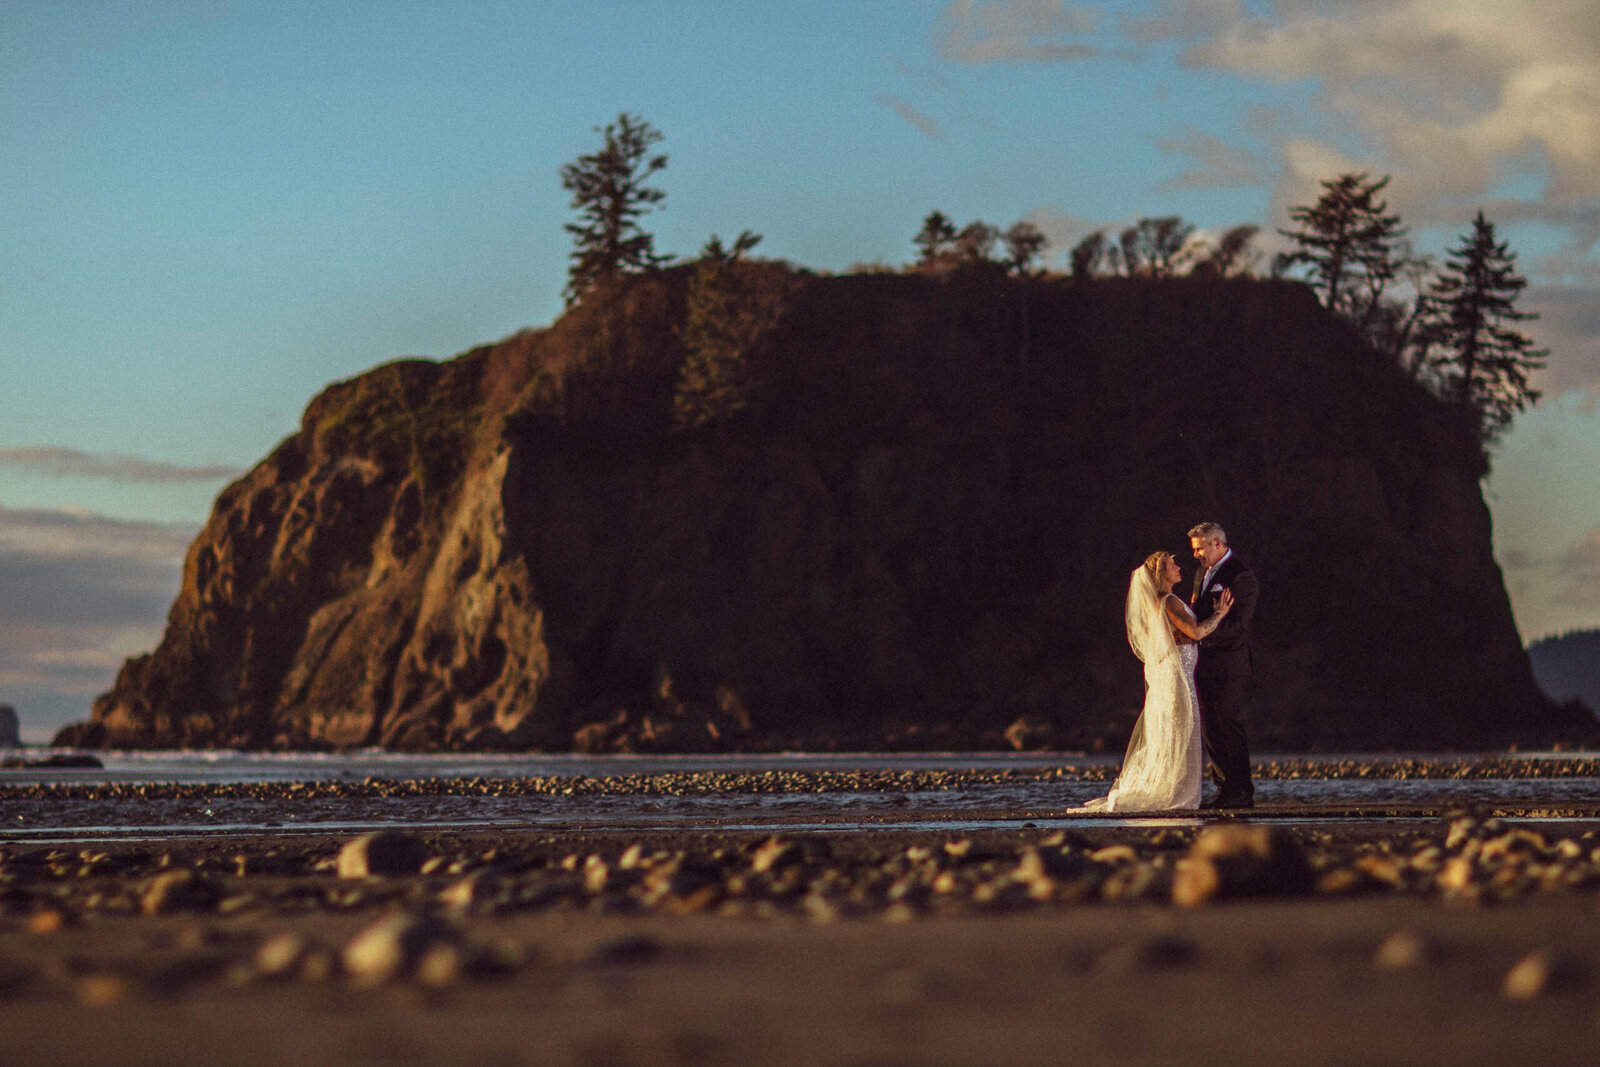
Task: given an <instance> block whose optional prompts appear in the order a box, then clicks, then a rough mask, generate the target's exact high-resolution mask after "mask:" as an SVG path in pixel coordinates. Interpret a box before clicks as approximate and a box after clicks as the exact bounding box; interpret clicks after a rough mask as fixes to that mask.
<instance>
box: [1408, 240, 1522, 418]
mask: <svg viewBox="0 0 1600 1067" xmlns="http://www.w3.org/2000/svg"><path fill="white" fill-rule="evenodd" d="M1516 260H1517V256H1516V253H1514V252H1512V251H1511V250H1510V248H1509V247H1508V246H1507V244H1506V242H1504V241H1497V240H1496V239H1495V232H1494V224H1493V223H1492V222H1490V221H1489V220H1487V219H1485V218H1484V217H1483V212H1481V211H1480V212H1478V214H1477V216H1476V217H1475V218H1474V219H1473V220H1472V232H1471V233H1467V234H1463V235H1462V237H1461V244H1460V245H1458V246H1457V247H1455V248H1452V249H1450V250H1449V252H1447V253H1446V257H1445V265H1444V268H1443V269H1442V270H1441V271H1440V272H1439V276H1438V278H1436V279H1435V280H1434V283H1433V286H1432V288H1431V289H1430V291H1429V293H1428V298H1427V305H1426V308H1427V310H1426V314H1425V321H1424V325H1423V332H1424V335H1425V336H1426V338H1427V341H1428V344H1429V346H1430V348H1431V356H1430V364H1431V366H1432V367H1433V368H1434V369H1435V371H1436V372H1437V373H1438V375H1439V377H1440V381H1441V384H1442V386H1443V388H1444V390H1445V392H1446V395H1447V396H1449V397H1450V398H1452V399H1454V400H1455V401H1456V402H1457V403H1459V404H1462V405H1463V406H1466V407H1470V408H1473V409H1475V410H1476V412H1477V415H1478V420H1479V427H1480V430H1481V432H1482V434H1483V439H1484V441H1485V442H1492V441H1494V440H1495V439H1496V438H1497V437H1498V436H1499V435H1500V433H1501V432H1502V431H1504V430H1505V428H1506V427H1507V426H1509V425H1510V424H1511V420H1512V419H1513V418H1515V417H1516V415H1517V414H1518V413H1519V412H1521V411H1522V410H1523V409H1524V408H1526V407H1527V406H1528V405H1529V404H1531V403H1533V402H1534V401H1535V400H1537V399H1539V394H1538V392H1537V391H1535V390H1534V389H1532V388H1530V387H1529V385H1528V376H1529V374H1530V373H1531V372H1532V371H1535V370H1538V369H1539V368H1540V367H1543V366H1544V361H1545V357H1546V356H1547V355H1549V352H1548V351H1547V350H1544V349H1535V348H1534V347H1533V342H1532V341H1531V340H1530V339H1529V338H1528V337H1527V336H1526V335H1525V334H1523V333H1521V332H1520V331H1518V330H1517V329H1516V328H1515V324H1516V323H1518V322H1524V321H1527V320H1529V319H1536V318H1538V316H1537V315H1533V314H1529V313H1527V312H1522V311H1518V310H1517V308H1516V301H1517V297H1518V296H1519V295H1520V294H1521V293H1522V290H1523V289H1524V288H1525V287H1526V286H1527V284H1528V283H1527V280H1526V279H1524V278H1523V277H1521V276H1520V275H1519V274H1517V271H1516Z"/></svg>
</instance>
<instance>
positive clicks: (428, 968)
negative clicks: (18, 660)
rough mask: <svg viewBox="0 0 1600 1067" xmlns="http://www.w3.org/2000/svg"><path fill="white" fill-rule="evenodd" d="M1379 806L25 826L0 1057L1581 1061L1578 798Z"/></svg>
mask: <svg viewBox="0 0 1600 1067" xmlns="http://www.w3.org/2000/svg"><path fill="white" fill-rule="evenodd" d="M1291 814H1292V813H1291ZM1400 814H1404V815H1410V816H1413V817H1414V818H1416V817H1423V818H1418V819H1417V821H1411V822H1404V823H1397V822H1389V821H1385V820H1373V819H1354V818H1350V817H1348V816H1339V815H1338V814H1336V813H1334V814H1329V813H1324V815H1325V816H1327V817H1325V818H1322V819H1321V820H1319V821H1315V822H1312V823H1308V822H1307V820H1306V819H1305V818H1304V817H1303V816H1304V815H1305V813H1299V816H1298V817H1290V815H1286V814H1285V813H1283V812H1274V811H1272V810H1270V809H1269V810H1267V811H1264V812H1258V813H1254V814H1253V816H1252V817H1251V818H1248V819H1246V818H1224V819H1219V820H1216V821H1215V822H1212V823H1210V824H1208V825H1207V826H1206V827H1204V828H1199V827H1195V826H1193V825H1190V824H1186V823H1179V822H1174V823H1172V824H1171V825H1169V826H1161V825H1157V826H1147V827H1140V828H1132V827H1124V828H1117V827H1109V828H1108V827H1099V828H1093V829H1085V830H1083V831H1081V832H1078V831H1072V830H1067V831H1062V830H1058V829H1051V828H1036V827H1028V826H1026V825H1024V824H1022V823H1020V822H1019V823H1015V824H1013V825H1012V827H1009V828H1004V829H996V830H992V831H988V832H983V833H977V834H967V835H958V834H951V833H948V832H935V831H933V830H927V831H921V832H879V833H871V832H857V833H831V834H815V833H813V834H799V833H796V834H780V835H778V836H776V837H772V836H768V835H765V834H748V833H746V834H740V833H724V832H718V831H716V830H714V829H713V830H710V831H702V832H685V831H673V832H656V833H580V832H572V833H553V834H552V833H544V832H539V833H534V832H525V833H518V832H511V833H505V832H496V833H478V834H468V833H420V834H407V833H388V834H385V835H383V836H379V837H368V838H362V839H360V840H359V841H358V842H356V843H354V844H352V843H351V840H350V839H346V838H335V837H317V836H314V835H307V836H298V837H277V838H270V837H252V838H223V837H217V836H211V837H204V838H198V839H169V840H162V839H159V838H157V839H153V840H145V841H138V842H135V843H114V842H97V843H89V844H87V845H67V844H56V845H44V844H31V845H30V844H18V843H15V842H13V843H10V844H6V845H4V846H3V847H0V864H3V865H0V903H3V914H0V1062H4V1063H7V1064H62V1063H98V1064H149V1065H156V1064H174V1063H216V1064H308V1063H340V1064H363V1063H481V1064H524V1063H527V1064H545V1063H550V1064H593V1065H601V1064H684V1065H715V1064H742V1063H770V1064H786V1063H794V1064H810V1063H815V1064H840V1065H910V1064H951V1065H956V1064H1034V1063H1037V1064H1055V1063H1127V1064H1142V1063H1149V1064H1169V1063H1222V1062H1230V1063H1233V1062H1257V1063H1361V1064H1379V1063H1397V1064H1399V1063H1406V1064H1427V1063H1438V1064H1459V1063H1519V1064H1520V1063H1547V1064H1561V1063H1593V1062H1594V1060H1595V1051H1594V1050H1595V1049H1596V1048H1597V1047H1600V923H1597V922H1596V919H1597V918H1600V913H1597V903H1600V830H1597V829H1596V827H1597V826H1600V822H1596V821H1594V820H1592V819H1589V820H1579V821H1573V822H1565V823H1561V824H1556V825H1558V826H1559V827H1560V829H1559V830H1553V829H1551V828H1550V827H1549V825H1546V826H1545V828H1544V829H1543V830H1542V831H1535V830H1532V829H1529V827H1531V826H1532V825H1533V824H1531V823H1530V824H1520V825H1519V824H1518V823H1517V822H1516V820H1515V819H1514V818H1512V819H1510V820H1509V821H1501V820H1499V819H1495V818H1493V817H1491V816H1490V814H1489V813H1487V812H1477V813H1472V814H1460V813H1456V814H1451V815H1445V814H1443V813H1434V814H1437V815H1438V817H1437V818H1435V819H1429V818H1426V817H1425V816H1427V815H1428V814H1429V813H1426V812H1420V811H1418V812H1401V813H1400ZM1503 814H1506V815H1510V816H1514V815H1515V814H1516V812H1510V811H1508V812H1505V813H1503ZM1589 814H1591V815H1592V814H1593V813H1592V812H1591V813H1589ZM1291 827H1292V828H1291Z"/></svg>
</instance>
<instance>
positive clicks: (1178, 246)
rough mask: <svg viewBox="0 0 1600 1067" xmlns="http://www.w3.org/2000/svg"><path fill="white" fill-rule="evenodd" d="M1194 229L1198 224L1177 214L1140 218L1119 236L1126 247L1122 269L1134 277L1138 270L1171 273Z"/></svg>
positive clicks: (1175, 269)
mask: <svg viewBox="0 0 1600 1067" xmlns="http://www.w3.org/2000/svg"><path fill="white" fill-rule="evenodd" d="M1192 233H1194V227H1193V226H1191V225H1189V224H1188V223H1187V222H1184V221H1183V219H1181V218H1179V217H1178V216H1176V215H1166V216H1163V217H1161V218H1153V219H1151V218H1146V219H1140V220H1139V221H1138V222H1136V223H1134V224H1133V225H1132V226H1129V227H1128V228H1127V229H1126V230H1123V231H1122V234H1121V236H1120V237H1118V239H1117V244H1118V245H1119V246H1120V248H1121V250H1122V269H1123V270H1124V271H1125V272H1127V274H1128V276H1129V277H1130V278H1131V277H1133V276H1134V275H1137V274H1147V275H1150V276H1151V277H1157V278H1164V277H1170V276H1171V275H1172V274H1174V273H1176V272H1177V267H1178V263H1179V262H1180V258H1181V256H1182V253H1183V251H1184V246H1185V245H1186V244H1187V243H1188V241H1189V236H1190V235H1191V234H1192Z"/></svg>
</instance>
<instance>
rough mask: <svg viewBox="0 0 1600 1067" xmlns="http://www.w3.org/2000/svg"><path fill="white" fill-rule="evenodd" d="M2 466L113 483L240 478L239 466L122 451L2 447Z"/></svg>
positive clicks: (0, 453)
mask: <svg viewBox="0 0 1600 1067" xmlns="http://www.w3.org/2000/svg"><path fill="white" fill-rule="evenodd" d="M0 467H9V468H11V469H12V470H21V471H27V472H28V473H30V474H38V475H44V476H45V477H48V478H96V479H101V480H104V481H110V482H215V481H222V480H225V479H228V478H237V477H238V476H239V475H240V474H241V473H242V472H241V471H240V470H239V468H237V467H225V466H220V465H219V466H195V467H186V466H181V465H178V464H174V463H157V462H154V461H152V460H148V459H140V458H139V457H138V456H128V455H123V454H121V453H118V452H84V451H80V450H79V449H76V448H57V447H50V446H39V447H32V448H0Z"/></svg>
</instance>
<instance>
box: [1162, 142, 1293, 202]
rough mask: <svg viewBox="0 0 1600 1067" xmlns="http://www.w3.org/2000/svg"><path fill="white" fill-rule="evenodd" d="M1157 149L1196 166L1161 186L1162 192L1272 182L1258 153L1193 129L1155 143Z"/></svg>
mask: <svg viewBox="0 0 1600 1067" xmlns="http://www.w3.org/2000/svg"><path fill="white" fill-rule="evenodd" d="M1156 147H1158V148H1160V149H1161V150H1162V151H1163V152H1167V153H1169V154H1172V155H1179V156H1187V157H1189V158H1190V159H1191V160H1193V161H1194V162H1195V164H1196V165H1195V166H1194V167H1192V168H1190V169H1189V170H1186V171H1184V172H1183V173H1182V174H1179V175H1178V176H1177V177H1175V178H1170V179H1168V180H1167V181H1165V182H1162V183H1161V185H1160V186H1158V188H1161V189H1228V188H1238V187H1249V186H1259V185H1262V184H1265V183H1266V182H1268V181H1270V180H1271V176H1272V173H1273V168H1272V164H1271V162H1270V161H1269V160H1267V159H1264V158H1262V157H1261V156H1260V155H1259V154H1258V153H1256V152H1253V151H1251V150H1249V149H1246V148H1241V147H1239V146H1238V145H1235V144H1230V143H1229V142H1227V141H1224V140H1223V139H1222V138H1220V137H1214V136H1212V135H1211V134H1208V133H1204V132H1202V131H1200V130H1196V129H1192V128H1191V129H1188V130H1185V131H1184V132H1183V133H1182V134H1181V135H1180V136H1178V137H1161V138H1157V139H1156Z"/></svg>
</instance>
